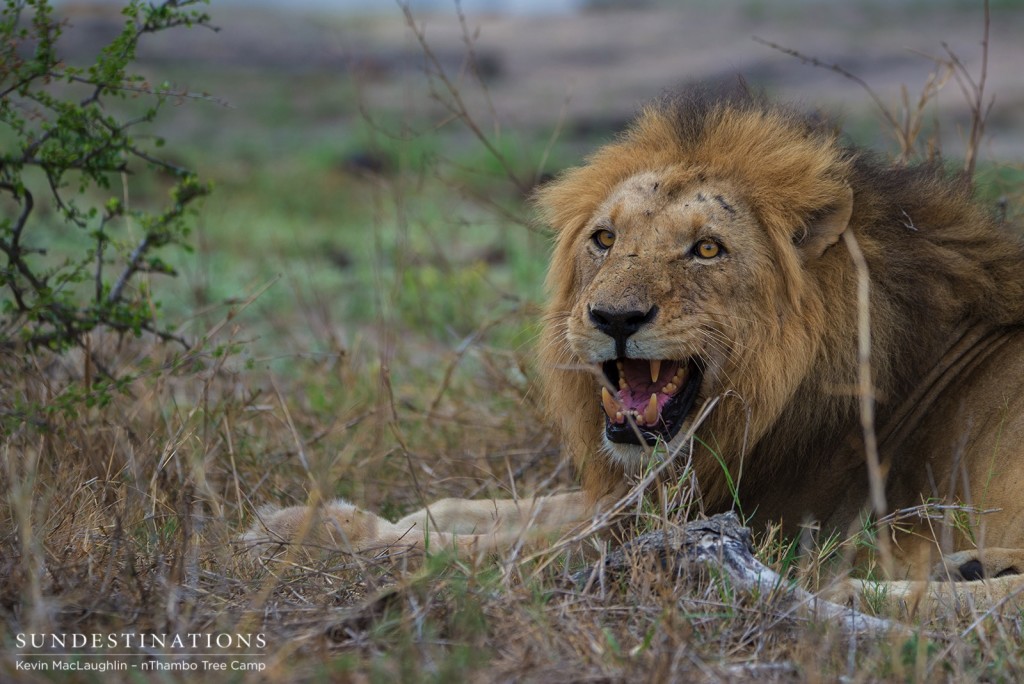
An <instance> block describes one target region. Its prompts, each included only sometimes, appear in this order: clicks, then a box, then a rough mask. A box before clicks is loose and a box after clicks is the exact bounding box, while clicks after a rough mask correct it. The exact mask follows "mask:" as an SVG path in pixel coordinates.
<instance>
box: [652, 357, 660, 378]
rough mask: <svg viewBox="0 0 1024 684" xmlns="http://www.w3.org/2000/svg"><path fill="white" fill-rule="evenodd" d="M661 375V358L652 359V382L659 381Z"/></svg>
mask: <svg viewBox="0 0 1024 684" xmlns="http://www.w3.org/2000/svg"><path fill="white" fill-rule="evenodd" d="M660 375H661V359H651V382H658V377H659V376H660Z"/></svg>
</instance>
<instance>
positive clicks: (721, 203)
mask: <svg viewBox="0 0 1024 684" xmlns="http://www.w3.org/2000/svg"><path fill="white" fill-rule="evenodd" d="M715 201H716V202H718V204H719V206H720V207H722V208H723V209H725V210H726V211H727V212H729V213H730V214H735V213H736V210H735V209H733V207H732V205H731V204H729V203H728V202H726V201H725V198H724V197H722V196H721V195H715Z"/></svg>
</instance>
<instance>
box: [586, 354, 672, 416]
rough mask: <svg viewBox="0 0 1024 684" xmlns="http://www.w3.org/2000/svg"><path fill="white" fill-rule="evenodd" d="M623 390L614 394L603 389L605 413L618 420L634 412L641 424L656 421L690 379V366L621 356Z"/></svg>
mask: <svg viewBox="0 0 1024 684" xmlns="http://www.w3.org/2000/svg"><path fill="white" fill-rule="evenodd" d="M615 363H616V367H617V369H618V371H619V391H618V392H616V393H615V396H614V398H613V397H612V395H611V394H610V393H609V392H608V391H607V390H605V391H603V392H602V402H603V404H604V410H605V413H606V414H608V418H609V419H610V420H611V421H612V422H614V423H623V422H625V416H626V414H629V413H632V414H634V417H635V418H636V420H637V423H638V424H640V425H656V424H657V423H658V421H659V420H660V418H661V410H662V409H663V408H664V407H665V404H667V403H668V402H669V400H670V399H671V398H672V396H673V395H674V394H675V393H676V392H678V391H679V388H680V387H682V385H683V383H684V382H685V380H686V366H685V364H683V363H680V362H679V361H658V360H655V361H650V360H648V359H619V360H618V361H616V362H615Z"/></svg>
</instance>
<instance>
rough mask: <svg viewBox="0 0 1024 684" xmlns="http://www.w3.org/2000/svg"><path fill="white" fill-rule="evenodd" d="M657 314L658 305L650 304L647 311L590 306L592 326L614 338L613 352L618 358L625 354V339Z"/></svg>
mask: <svg viewBox="0 0 1024 684" xmlns="http://www.w3.org/2000/svg"><path fill="white" fill-rule="evenodd" d="M657 315H658V307H656V306H652V307H651V308H650V309H648V310H647V311H641V310H638V309H629V310H624V311H619V310H615V309H598V308H596V307H591V309H590V321H591V322H592V323H593V324H594V327H595V328H597V329H598V330H600V331H601V332H603V333H604V334H605V335H607V336H608V337H610V338H612V339H613V340H615V354H616V356H618V357H619V358H623V357H625V356H626V340H628V339H629V337H630V336H631V335H633V334H635V333H636V332H638V331H639V330H640V328H642V327H644V326H645V325H647V324H648V323H650V322H651V321H653V320H654V317H655V316H657Z"/></svg>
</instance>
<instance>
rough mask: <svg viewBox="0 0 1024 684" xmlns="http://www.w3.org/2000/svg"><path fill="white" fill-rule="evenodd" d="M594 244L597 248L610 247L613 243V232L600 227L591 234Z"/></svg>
mask: <svg viewBox="0 0 1024 684" xmlns="http://www.w3.org/2000/svg"><path fill="white" fill-rule="evenodd" d="M591 239H593V241H594V244H595V245H597V247H598V249H611V248H612V245H614V244H615V233H613V232H612V231H610V230H608V229H607V228H602V229H601V230H599V231H597V232H596V233H594V234H593V235H592V236H591Z"/></svg>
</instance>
